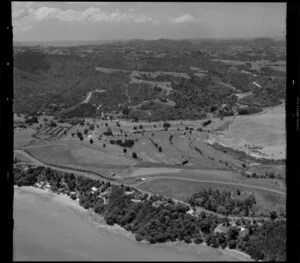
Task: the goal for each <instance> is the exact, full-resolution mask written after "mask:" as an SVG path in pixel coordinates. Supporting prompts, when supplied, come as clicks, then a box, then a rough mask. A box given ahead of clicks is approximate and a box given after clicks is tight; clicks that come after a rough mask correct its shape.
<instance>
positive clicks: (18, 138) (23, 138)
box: [14, 128, 37, 148]
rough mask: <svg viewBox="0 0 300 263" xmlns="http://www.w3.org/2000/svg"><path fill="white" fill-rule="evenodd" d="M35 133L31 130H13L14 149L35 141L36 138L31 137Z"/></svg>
mask: <svg viewBox="0 0 300 263" xmlns="http://www.w3.org/2000/svg"><path fill="white" fill-rule="evenodd" d="M35 133H36V130H34V129H32V128H25V129H23V128H21V129H20V128H16V129H14V148H19V147H22V146H25V145H28V144H30V143H32V142H35V141H37V139H36V138H34V137H32V135H33V134H35Z"/></svg>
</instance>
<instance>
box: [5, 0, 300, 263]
mask: <svg viewBox="0 0 300 263" xmlns="http://www.w3.org/2000/svg"><path fill="white" fill-rule="evenodd" d="M11 5H12V8H11V11H12V12H11V17H12V32H13V93H14V98H13V106H12V107H13V181H14V183H13V184H14V186H13V191H14V193H13V200H14V201H13V218H14V229H13V259H14V261H171V262H173V261H286V260H287V255H286V250H287V245H286V244H287V237H286V236H287V233H286V232H287V227H286V225H287V222H286V220H287V217H286V211H287V210H286V192H287V191H286V188H287V187H286V156H287V150H286V149H287V139H286V93H287V88H286V85H287V84H286V83H287V82H286V80H287V79H286V75H287V74H286V72H287V71H286V68H287V66H286V60H287V59H286V57H287V52H286V42H287V41H286V23H287V22H286V21H287V3H284V2H274V3H271V2H265V3H264V2H248V3H247V2H17V1H13V2H11ZM298 33H299V32H298ZM3 140H5V139H3Z"/></svg>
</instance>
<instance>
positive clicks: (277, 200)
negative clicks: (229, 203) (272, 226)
mask: <svg viewBox="0 0 300 263" xmlns="http://www.w3.org/2000/svg"><path fill="white" fill-rule="evenodd" d="M139 188H141V189H143V190H146V191H149V192H152V193H157V194H161V195H165V196H168V197H172V198H175V199H178V200H182V201H186V200H187V199H188V198H189V197H190V196H191V195H193V194H194V193H197V192H198V191H199V190H201V189H204V188H205V189H207V188H213V189H221V190H222V189H227V190H231V191H236V190H237V189H239V190H240V191H242V192H243V191H247V192H253V193H254V194H255V197H256V202H257V205H256V208H257V210H256V213H257V214H258V215H260V214H261V213H263V214H268V213H269V212H270V211H272V210H275V211H277V212H279V211H280V210H282V209H283V211H284V209H285V202H286V198H285V196H284V195H280V194H277V193H273V192H268V191H264V190H260V189H255V188H251V187H245V186H240V185H238V186H236V185H225V184H221V183H220V184H218V183H210V182H192V181H184V180H178V179H175V178H167V179H166V178H158V179H156V180H151V181H150V180H149V181H145V182H144V183H142V184H141V185H140V186H139Z"/></svg>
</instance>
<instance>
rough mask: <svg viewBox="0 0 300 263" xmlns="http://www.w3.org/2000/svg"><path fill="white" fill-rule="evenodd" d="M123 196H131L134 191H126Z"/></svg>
mask: <svg viewBox="0 0 300 263" xmlns="http://www.w3.org/2000/svg"><path fill="white" fill-rule="evenodd" d="M124 194H125V195H131V194H134V191H126V192H124Z"/></svg>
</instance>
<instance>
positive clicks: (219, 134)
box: [208, 101, 285, 161]
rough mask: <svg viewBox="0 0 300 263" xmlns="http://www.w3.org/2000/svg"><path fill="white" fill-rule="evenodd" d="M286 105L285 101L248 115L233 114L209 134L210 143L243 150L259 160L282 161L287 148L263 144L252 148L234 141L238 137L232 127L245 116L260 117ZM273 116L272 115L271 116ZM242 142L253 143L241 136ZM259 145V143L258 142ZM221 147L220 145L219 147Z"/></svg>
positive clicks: (236, 150) (247, 154)
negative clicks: (260, 147)
mask: <svg viewBox="0 0 300 263" xmlns="http://www.w3.org/2000/svg"><path fill="white" fill-rule="evenodd" d="M284 106H285V101H283V102H282V103H281V104H279V105H276V106H271V107H265V108H264V109H263V111H262V112H259V113H254V114H247V115H236V116H231V117H230V118H229V119H228V120H227V121H226V123H224V124H222V125H220V126H219V127H218V128H216V129H214V130H213V131H212V132H211V134H209V139H208V144H209V145H211V146H212V147H215V144H218V145H219V146H220V147H222V148H223V147H224V148H228V149H230V150H232V151H234V152H237V154H238V152H243V153H244V154H245V155H246V156H247V157H248V158H253V159H255V160H257V161H259V160H261V161H265V160H269V161H272V160H275V161H282V160H285V157H282V156H283V155H282V152H284V151H285V150H283V149H282V146H281V145H274V146H270V145H263V146H262V149H260V150H255V149H252V148H250V147H249V148H248V147H246V146H245V145H242V144H240V143H238V142H233V141H232V140H233V139H232V138H236V136H234V137H233V136H232V135H230V134H231V127H232V125H233V124H234V122H235V121H238V120H241V121H242V122H243V121H244V118H247V117H249V118H253V117H260V116H263V115H268V114H269V113H271V115H272V112H273V111H274V110H275V111H276V110H282V109H284V110H285V108H284ZM266 117H267V116H266ZM271 117H272V116H271ZM241 142H243V144H245V143H246V144H247V143H248V144H253V143H251V142H249V141H247V139H245V138H244V137H241ZM258 145H259V144H258ZM217 148H219V147H217Z"/></svg>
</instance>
